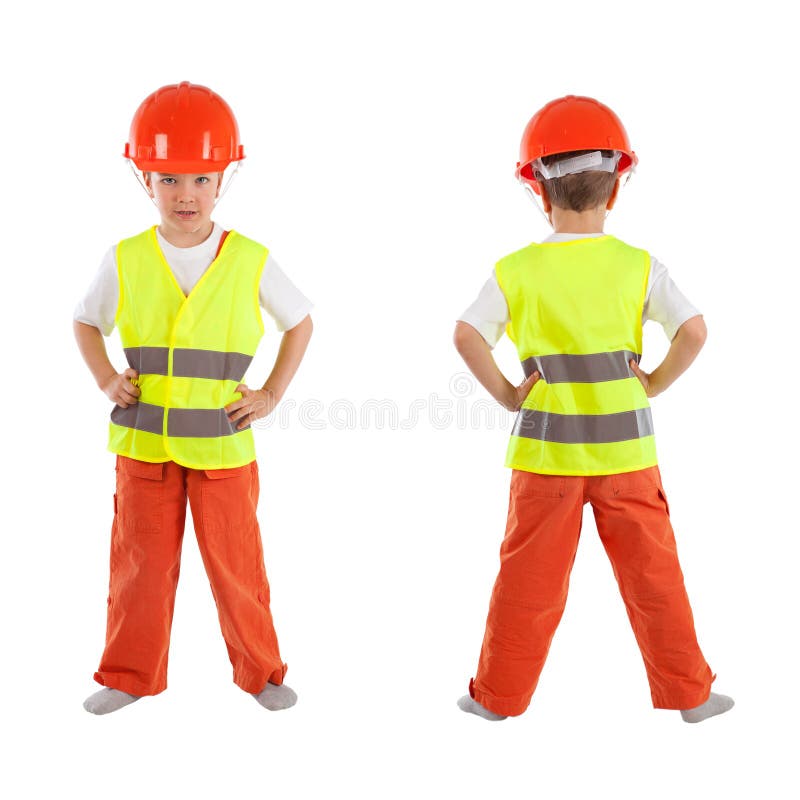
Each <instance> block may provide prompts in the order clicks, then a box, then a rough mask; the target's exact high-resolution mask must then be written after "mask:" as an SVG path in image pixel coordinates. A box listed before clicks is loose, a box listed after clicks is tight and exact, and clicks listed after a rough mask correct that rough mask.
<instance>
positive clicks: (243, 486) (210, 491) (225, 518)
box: [200, 464, 256, 533]
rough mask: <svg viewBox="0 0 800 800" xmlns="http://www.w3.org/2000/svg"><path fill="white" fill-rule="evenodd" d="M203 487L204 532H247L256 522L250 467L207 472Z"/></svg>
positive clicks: (201, 489) (201, 493) (201, 490)
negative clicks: (232, 530) (236, 530)
mask: <svg viewBox="0 0 800 800" xmlns="http://www.w3.org/2000/svg"><path fill="white" fill-rule="evenodd" d="M203 474H204V475H205V477H206V478H207V479H208V480H204V481H203V483H202V486H201V487H200V496H201V501H202V518H203V528H204V530H205V531H206V532H207V533H214V532H215V531H223V530H229V529H231V528H236V529H240V530H245V529H247V528H248V527H250V526H252V524H253V523H254V522H255V511H256V510H255V504H254V503H253V500H252V493H251V488H252V468H251V466H250V464H245V465H244V466H243V467H234V468H232V469H206V470H203Z"/></svg>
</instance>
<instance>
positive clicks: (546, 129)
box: [516, 94, 639, 194]
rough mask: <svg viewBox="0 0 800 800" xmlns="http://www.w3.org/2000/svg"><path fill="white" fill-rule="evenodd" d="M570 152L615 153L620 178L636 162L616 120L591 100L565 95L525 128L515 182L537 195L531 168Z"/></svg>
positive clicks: (537, 188)
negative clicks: (544, 159) (545, 159)
mask: <svg viewBox="0 0 800 800" xmlns="http://www.w3.org/2000/svg"><path fill="white" fill-rule="evenodd" d="M572 150H615V151H617V152H619V153H620V154H621V155H620V157H619V164H618V172H619V174H622V173H623V172H626V171H627V170H629V169H631V168H632V167H633V166H635V165H636V163H637V162H638V160H639V159H638V158H637V157H636V153H634V152H633V150H631V145H630V142H629V141H628V134H627V133H626V131H625V128H624V127H623V125H622V123H621V122H620V120H619V117H618V116H617V115H616V114H615V113H614V112H613V111H612V110H611V109H610V108H609V107H608V106H605V105H603V104H602V103H600V102H598V101H597V100H594V99H593V98H591V97H578V96H576V95H572V94H571V95H567V96H566V97H559V98H558V100H552V101H551V102H549V103H548V104H547V105H546V106H544V108H541V109H539V111H537V112H536V113H535V114H534V115H533V117H531V120H530V122H529V123H528V124H527V125H526V126H525V132H524V133H523V134H522V143H521V144H520V148H519V161H518V162H517V171H516V176H517V179H518V180H520V181H522V182H523V183H525V184H528V185H529V186H531V187H532V188H533V189H534V191H535V192H536V193H537V194H538V193H539V186H538V184H537V183H536V179H535V176H534V172H533V164H534V162H536V161H537V160H538V159H539V158H541V157H542V156H551V155H555V154H558V153H567V152H570V151H572Z"/></svg>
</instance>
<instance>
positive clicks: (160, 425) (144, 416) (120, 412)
mask: <svg viewBox="0 0 800 800" xmlns="http://www.w3.org/2000/svg"><path fill="white" fill-rule="evenodd" d="M111 421H112V422H113V423H115V424H116V425H121V426H122V427H123V428H136V430H138V431H147V432H148V433H157V434H159V435H161V433H162V431H163V430H164V408H163V406H154V405H151V404H150V403H133V404H132V405H129V406H128V407H127V408H122V406H114V409H113V410H112V412H111Z"/></svg>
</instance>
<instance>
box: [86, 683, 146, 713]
mask: <svg viewBox="0 0 800 800" xmlns="http://www.w3.org/2000/svg"><path fill="white" fill-rule="evenodd" d="M138 699H139V697H138V696H137V695H135V694H128V693H127V692H121V691H120V690H119V689H108V688H106V689H101V690H100V691H99V692H95V693H94V694H93V695H92V696H91V697H87V698H86V700H84V701H83V707H84V708H85V709H86V710H87V711H88V712H89V713H90V714H110V713H111V712H112V711H118V710H119V709H120V708H123V707H124V706H127V705H130V704H131V703H135V702H136V701H137V700H138Z"/></svg>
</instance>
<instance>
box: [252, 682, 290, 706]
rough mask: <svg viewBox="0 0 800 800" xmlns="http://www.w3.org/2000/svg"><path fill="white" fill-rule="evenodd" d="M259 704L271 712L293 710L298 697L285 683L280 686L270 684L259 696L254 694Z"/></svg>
mask: <svg viewBox="0 0 800 800" xmlns="http://www.w3.org/2000/svg"><path fill="white" fill-rule="evenodd" d="M253 697H255V699H256V700H258V702H259V703H260V704H261V705H262V706H264V708H268V709H269V710H270V711H280V710H281V709H282V708H291V707H292V706H293V705H294V704H295V703H296V702H297V695H296V694H295V693H294V691H293V690H292V689H290V688H289V687H288V686H287V685H286V684H285V683H282V684H281V685H280V686H278V685H276V684H274V683H268V684H267V685H266V686H265V687H264V688H263V689H262V690H261V691H260V692H259V693H258V694H254V695H253Z"/></svg>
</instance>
